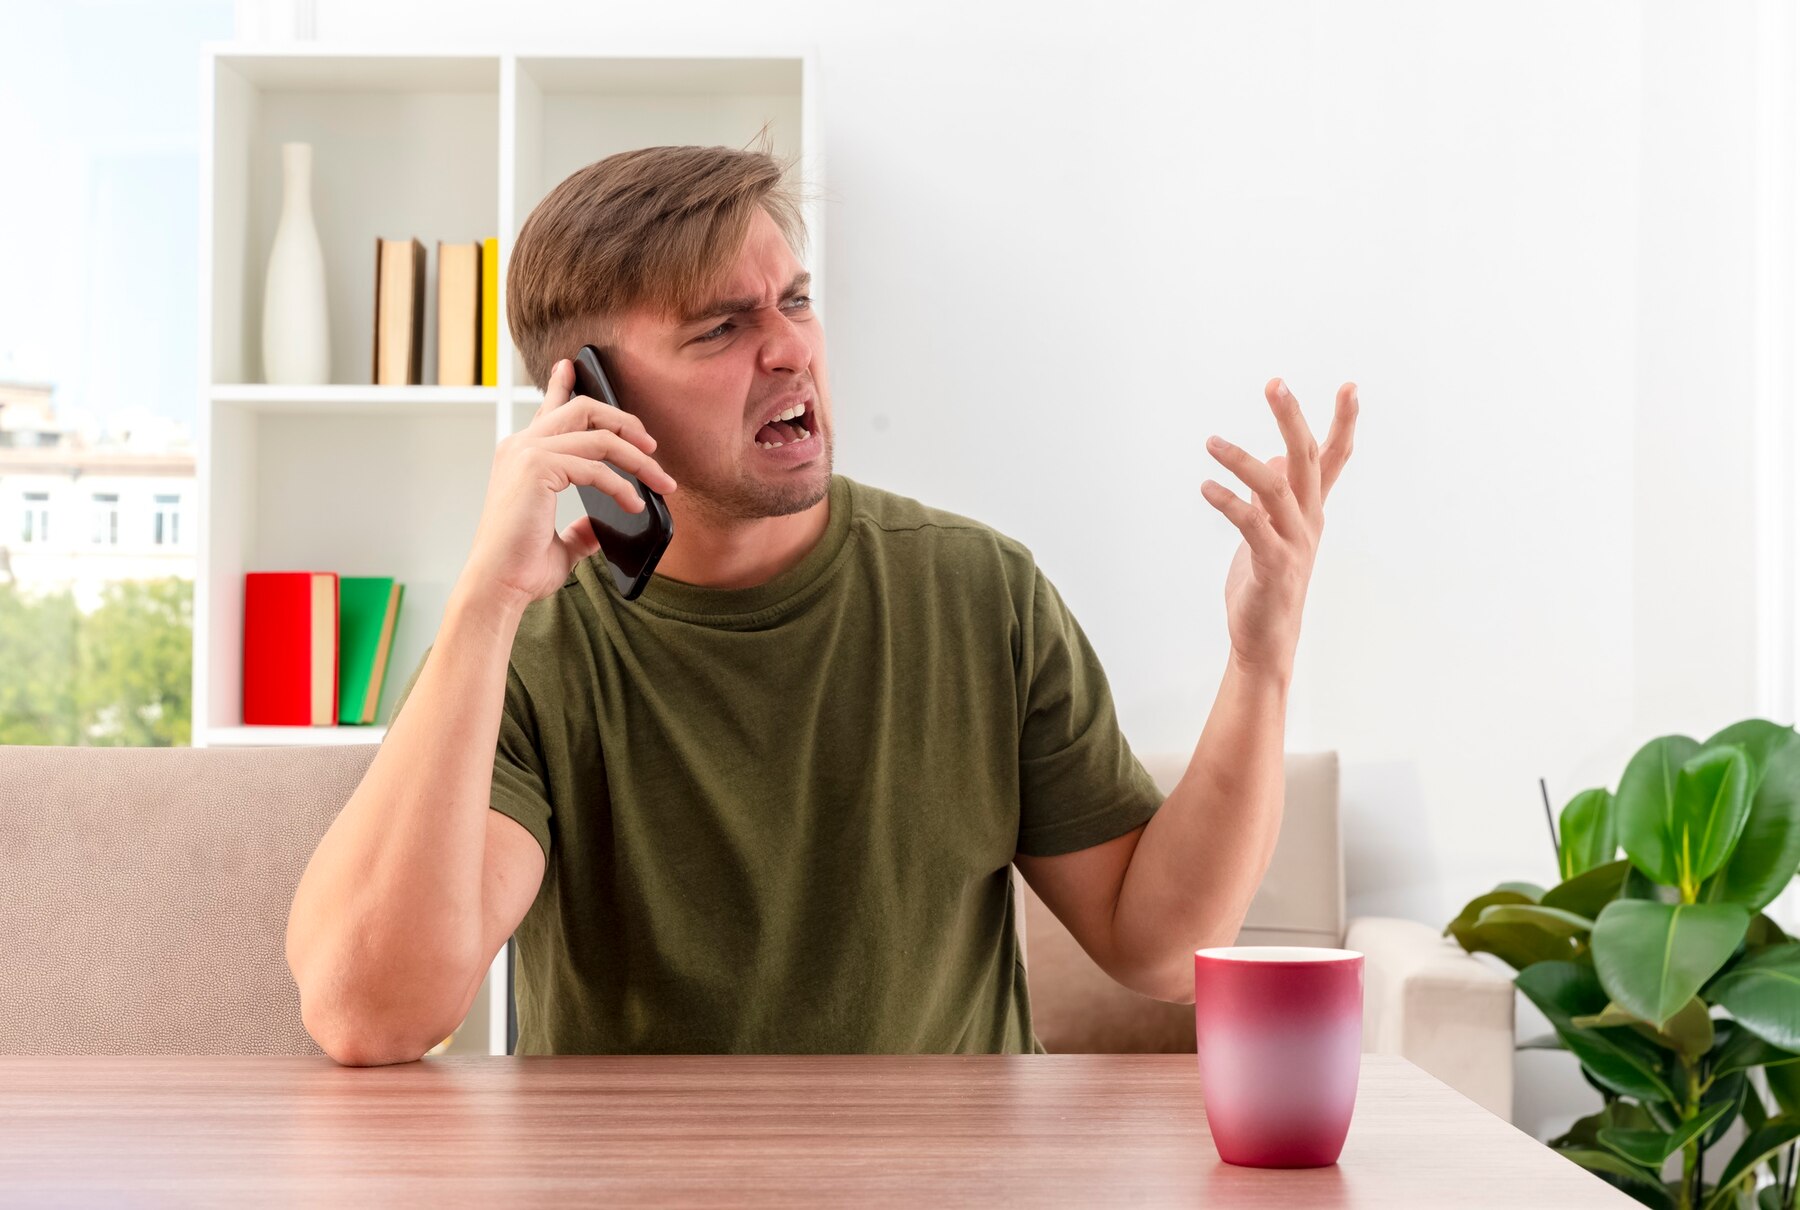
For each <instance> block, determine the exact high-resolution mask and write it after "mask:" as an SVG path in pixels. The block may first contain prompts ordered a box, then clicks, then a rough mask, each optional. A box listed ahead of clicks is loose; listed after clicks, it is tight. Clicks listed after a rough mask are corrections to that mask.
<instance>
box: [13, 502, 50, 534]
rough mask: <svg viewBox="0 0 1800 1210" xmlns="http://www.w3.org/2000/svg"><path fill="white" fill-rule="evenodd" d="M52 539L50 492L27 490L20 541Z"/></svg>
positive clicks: (22, 511)
mask: <svg viewBox="0 0 1800 1210" xmlns="http://www.w3.org/2000/svg"><path fill="white" fill-rule="evenodd" d="M49 540H50V493H49V492H26V493H25V507H24V508H23V509H22V510H21V521H20V526H19V541H21V542H48V541H49Z"/></svg>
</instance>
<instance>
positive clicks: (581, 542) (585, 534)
mask: <svg viewBox="0 0 1800 1210" xmlns="http://www.w3.org/2000/svg"><path fill="white" fill-rule="evenodd" d="M556 540H557V542H558V543H559V544H561V546H562V548H563V553H564V554H566V555H567V556H568V557H569V566H570V567H571V568H573V567H574V566H575V564H577V563H579V562H581V561H582V560H583V559H587V558H592V557H593V556H594V555H596V554H598V553H599V551H600V539H598V538H596V537H595V536H594V527H593V525H592V524H591V523H590V522H589V521H588V519H587V518H586V517H577V518H576V519H575V520H573V521H571V522H569V524H568V525H567V526H565V527H564V529H563V531H562V533H560V534H558V535H557V536H556Z"/></svg>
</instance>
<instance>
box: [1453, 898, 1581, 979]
mask: <svg viewBox="0 0 1800 1210" xmlns="http://www.w3.org/2000/svg"><path fill="white" fill-rule="evenodd" d="M1520 887H1528V888H1530V889H1532V890H1535V889H1536V888H1535V887H1532V886H1531V884H1530V883H1514V884H1512V886H1511V887H1507V886H1500V887H1496V888H1495V889H1493V890H1491V891H1489V892H1488V893H1487V894H1485V895H1477V896H1476V897H1475V898H1473V899H1471V900H1469V902H1468V904H1467V906H1465V907H1464V908H1463V910H1462V911H1461V912H1460V913H1459V914H1458V915H1457V917H1456V919H1454V920H1452V921H1451V922H1450V923H1449V924H1447V925H1445V926H1444V932H1445V933H1448V934H1453V935H1454V936H1455V937H1456V941H1457V944H1458V945H1460V946H1462V947H1463V949H1465V950H1467V951H1468V952H1469V953H1471V954H1493V955H1494V956H1495V957H1496V958H1499V959H1500V960H1501V961H1502V962H1504V963H1506V964H1507V965H1508V966H1510V967H1512V968H1513V969H1514V970H1524V969H1525V968H1526V967H1528V966H1530V965H1531V964H1532V963H1534V962H1546V961H1550V960H1552V959H1563V958H1573V957H1574V956H1575V952H1576V947H1575V945H1574V943H1572V942H1570V941H1568V940H1566V939H1561V938H1557V937H1553V936H1551V935H1550V934H1548V933H1545V932H1544V931H1543V930H1541V929H1538V928H1533V927H1526V926H1522V925H1518V924H1504V923H1502V924H1485V925H1484V924H1481V923H1480V922H1479V921H1480V917H1481V913H1482V912H1484V911H1486V910H1487V909H1488V908H1490V907H1492V906H1494V905H1496V904H1513V905H1521V906H1523V905H1529V904H1531V903H1533V902H1534V901H1535V900H1534V896H1532V895H1530V894H1527V893H1526V891H1524V890H1521V889H1519V888H1520Z"/></svg>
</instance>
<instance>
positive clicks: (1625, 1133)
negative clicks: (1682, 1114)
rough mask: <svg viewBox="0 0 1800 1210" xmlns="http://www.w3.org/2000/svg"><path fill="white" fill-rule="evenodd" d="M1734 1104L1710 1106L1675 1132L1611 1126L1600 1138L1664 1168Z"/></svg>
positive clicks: (1634, 1158)
mask: <svg viewBox="0 0 1800 1210" xmlns="http://www.w3.org/2000/svg"><path fill="white" fill-rule="evenodd" d="M1730 1108H1731V1106H1730V1104H1729V1103H1727V1102H1720V1103H1719V1104H1717V1105H1714V1106H1713V1107H1712V1108H1710V1109H1703V1110H1701V1111H1700V1112H1699V1113H1697V1114H1695V1115H1694V1116H1693V1117H1691V1118H1689V1119H1688V1120H1687V1121H1685V1122H1683V1123H1682V1124H1681V1127H1680V1129H1678V1130H1676V1131H1675V1132H1674V1133H1673V1134H1665V1133H1663V1132H1662V1131H1660V1130H1615V1129H1612V1128H1611V1127H1608V1128H1605V1129H1602V1130H1601V1131H1599V1133H1598V1138H1599V1140H1600V1142H1601V1143H1602V1144H1603V1145H1605V1146H1607V1147H1610V1148H1612V1149H1613V1150H1614V1151H1616V1152H1618V1153H1619V1154H1620V1155H1622V1156H1624V1157H1625V1158H1626V1159H1628V1160H1630V1161H1632V1162H1633V1163H1637V1164H1642V1165H1644V1167H1646V1168H1649V1169H1650V1170H1651V1171H1653V1172H1660V1171H1661V1170H1662V1166H1663V1161H1664V1160H1667V1159H1668V1158H1669V1157H1670V1156H1671V1155H1674V1154H1675V1153H1676V1152H1677V1151H1680V1150H1681V1149H1682V1147H1683V1146H1685V1145H1686V1144H1687V1141H1688V1140H1689V1139H1691V1138H1693V1137H1694V1136H1695V1135H1697V1134H1699V1133H1700V1132H1701V1131H1702V1130H1705V1129H1707V1128H1708V1127H1709V1126H1711V1125H1712V1124H1713V1123H1714V1122H1716V1121H1718V1120H1719V1118H1720V1117H1722V1116H1723V1115H1724V1113H1725V1111H1726V1110H1727V1109H1730Z"/></svg>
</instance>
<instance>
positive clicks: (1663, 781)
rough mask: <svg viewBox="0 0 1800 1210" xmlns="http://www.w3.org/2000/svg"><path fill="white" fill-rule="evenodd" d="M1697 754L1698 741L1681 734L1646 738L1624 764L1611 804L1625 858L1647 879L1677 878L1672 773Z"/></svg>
mask: <svg viewBox="0 0 1800 1210" xmlns="http://www.w3.org/2000/svg"><path fill="white" fill-rule="evenodd" d="M1698 751H1700V742H1699V741H1698V740H1695V739H1690V738H1689V737H1688V736H1685V735H1663V736H1659V737H1657V738H1656V739H1653V740H1651V741H1650V742H1649V743H1647V744H1645V745H1644V746H1643V747H1641V748H1639V749H1638V750H1637V752H1636V754H1635V755H1633V756H1632V758H1631V760H1630V762H1629V763H1628V764H1627V765H1626V766H1625V772H1624V774H1623V775H1622V776H1621V777H1620V778H1619V792H1618V795H1617V796H1616V798H1615V801H1614V803H1613V813H1614V815H1615V817H1616V820H1617V824H1618V829H1619V843H1620V844H1621V845H1623V846H1625V853H1626V856H1628V857H1630V858H1631V863H1632V864H1633V865H1635V866H1636V867H1637V868H1638V869H1640V870H1642V871H1643V872H1644V873H1645V874H1646V875H1648V876H1649V877H1650V878H1651V879H1653V880H1655V881H1656V882H1660V883H1664V884H1665V885H1668V886H1674V885H1676V884H1677V883H1678V882H1679V881H1680V878H1681V871H1680V867H1679V865H1678V863H1677V858H1678V856H1679V850H1678V848H1677V844H1678V841H1677V840H1676V837H1675V827H1674V820H1675V781H1676V775H1677V773H1678V771H1679V770H1680V769H1681V766H1682V764H1683V763H1684V762H1685V761H1686V760H1687V759H1688V758H1689V757H1690V756H1692V755H1694V753H1696V752H1698Z"/></svg>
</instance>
